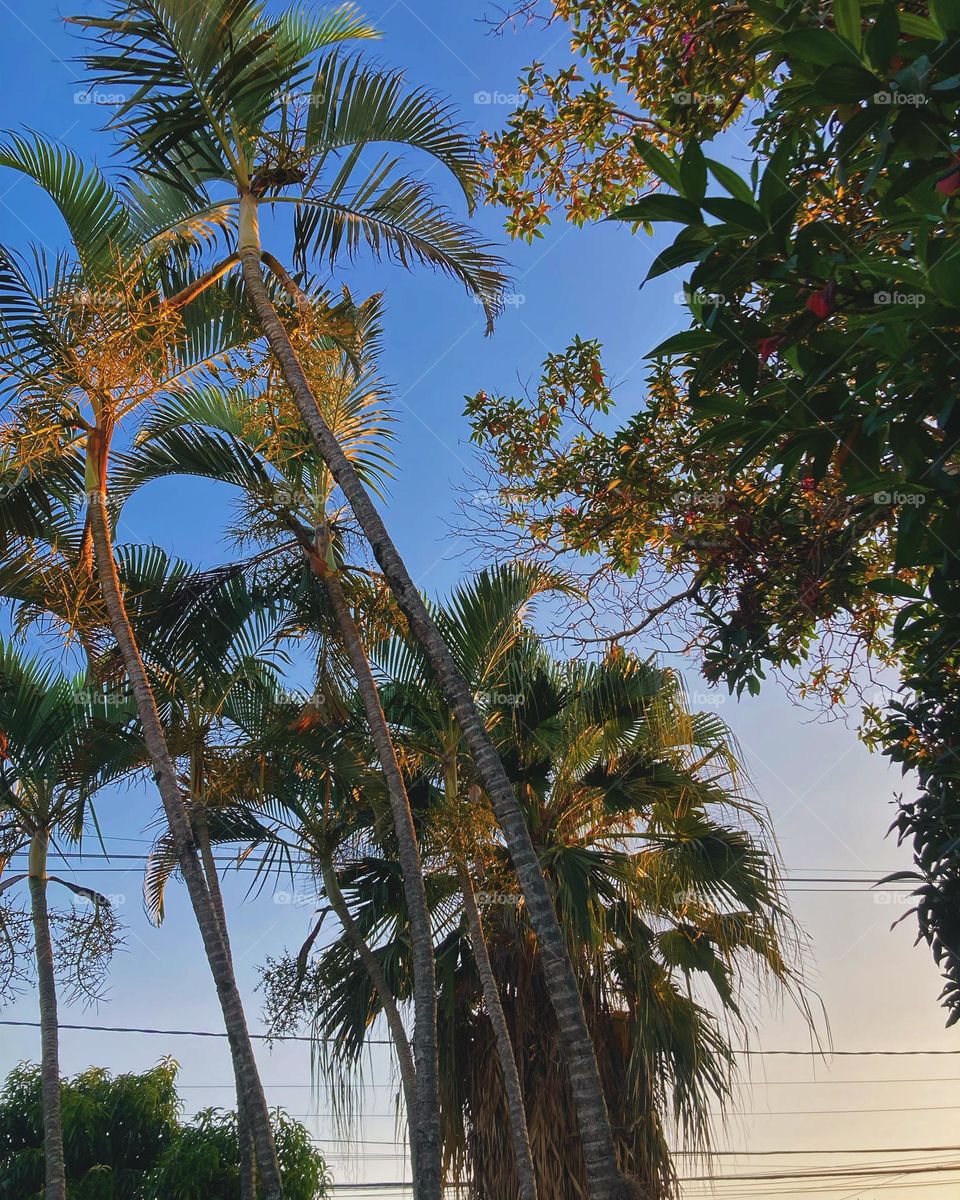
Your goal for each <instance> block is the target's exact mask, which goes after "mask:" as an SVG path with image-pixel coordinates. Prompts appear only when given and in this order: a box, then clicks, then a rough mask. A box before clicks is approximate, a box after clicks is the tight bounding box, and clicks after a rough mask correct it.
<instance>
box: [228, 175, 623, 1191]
mask: <svg viewBox="0 0 960 1200" xmlns="http://www.w3.org/2000/svg"><path fill="white" fill-rule="evenodd" d="M240 208H241V214H240V240H239V247H238V248H239V253H240V262H241V265H242V268H243V277H244V282H245V283H246V287H247V291H248V293H249V296H250V299H251V302H252V303H253V306H254V310H255V312H256V315H257V319H258V321H259V323H260V327H261V329H262V330H263V333H264V336H265V337H266V339H267V341H268V343H269V345H270V349H271V350H272V351H273V354H274V357H275V359H276V360H277V363H278V365H279V367H280V370H281V372H282V374H283V377H284V379H285V381H286V384H287V386H288V387H289V389H290V392H291V395H292V396H293V399H294V402H295V403H296V405H297V408H298V409H299V411H300V414H301V416H302V417H303V420H304V423H305V424H306V426H307V428H308V430H309V431H310V434H311V436H312V438H313V441H314V444H315V446H316V448H317V451H318V453H319V454H320V457H321V458H322V459H323V461H324V462H325V463H326V465H327V467H328V468H329V470H330V473H331V475H332V476H333V478H334V479H335V480H336V482H337V485H338V486H339V488H340V490H341V491H342V492H343V494H344V496H345V497H346V499H347V502H348V504H349V505H350V507H351V509H352V510H353V513H354V515H355V516H356V518H357V521H358V522H359V524H360V527H361V529H362V530H363V533H364V536H365V537H366V539H367V541H368V543H369V544H370V548H371V550H372V551H373V555H374V557H375V558H376V560H377V562H378V563H379V565H380V569H381V570H382V571H383V574H384V578H385V579H386V581H387V584H388V586H389V587H390V590H391V592H392V593H393V595H394V597H395V599H396V601H397V604H398V605H399V607H400V609H401V611H402V612H403V614H404V616H405V617H406V618H407V621H408V622H409V625H410V629H411V632H412V634H413V636H414V638H415V639H416V640H417V642H418V643H419V644H420V646H421V647H422V648H423V651H424V653H425V655H426V657H427V661H428V662H429V664H430V666H431V669H432V670H433V672H434V675H435V677H436V680H437V683H438V685H439V687H440V690H441V692H442V693H443V695H444V697H445V698H446V700H447V703H448V704H449V705H450V707H451V708H452V710H453V712H454V713H455V715H456V717H457V720H458V722H459V724H460V728H461V729H462V730H463V735H464V739H465V742H466V745H467V748H468V749H469V751H470V754H471V756H472V757H473V761H474V764H475V766H476V769H477V774H478V775H479V777H480V779H481V781H482V782H483V785H484V788H485V790H486V792H487V794H488V796H489V797H490V801H491V804H492V805H493V810H494V813H495V814H496V817H497V821H498V822H499V824H500V828H501V829H502V830H503V834H504V838H505V840H506V844H507V848H508V850H509V852H510V857H511V859H512V861H513V866H514V870H515V871H516V873H517V879H518V881H519V883H520V888H521V890H522V892H523V895H524V900H525V902H526V906H527V911H528V912H529V914H530V921H531V924H532V926H533V929H534V932H535V933H536V935H537V940H538V943H539V948H540V954H541V958H542V961H543V967H544V974H545V977H546V981H547V986H548V988H549V992H550V999H551V1003H552V1005H553V1009H554V1013H555V1015H556V1019H557V1025H558V1027H559V1029H560V1034H561V1044H562V1046H563V1050H564V1060H565V1063H566V1068H567V1074H568V1077H569V1080H570V1088H571V1092H572V1094H573V1099H574V1104H575V1106H576V1111H577V1121H578V1125H579V1130H580V1139H581V1145H582V1148H583V1157H584V1162H585V1164H586V1171H587V1181H588V1186H589V1191H590V1196H591V1198H592V1200H621V1198H622V1197H629V1196H630V1195H631V1194H635V1193H633V1189H632V1187H631V1185H630V1184H628V1183H627V1182H626V1181H625V1180H624V1179H623V1177H622V1176H621V1174H620V1171H619V1168H618V1166H617V1155H616V1149H615V1147H614V1141H613V1131H612V1129H611V1127H610V1116H609V1113H608V1111H607V1104H606V1100H605V1098H604V1095H603V1084H602V1082H601V1079H600V1070H599V1068H598V1066H597V1058H596V1054H595V1052H594V1048H593V1042H592V1040H591V1037H590V1030H589V1028H588V1027H587V1019H586V1015H585V1013H584V1009H583V1001H582V999H581V996H580V989H579V985H578V983H577V977H576V974H575V972H574V969H573V963H572V962H571V959H570V954H569V950H568V948H567V943H566V939H565V938H564V934H563V930H562V929H561V928H560V922H559V920H558V918H557V912H556V909H555V907H554V904H553V899H552V897H551V895H550V889H549V887H548V885H547V881H546V879H545V878H544V875H543V871H542V870H541V868H540V861H539V859H538V857H537V852H536V849H535V847H534V845H533V839H532V838H531V837H530V831H529V829H528V828H527V823H526V820H525V819H524V815H523V810H522V809H521V807H520V804H519V802H518V800H517V797H516V795H515V794H514V791H513V787H512V785H511V783H510V780H509V778H508V776H507V773H506V771H505V770H504V767H503V763H502V762H501V761H500V756H499V755H498V754H497V751H496V749H495V748H494V746H493V743H492V742H491V741H490V738H489V737H488V736H487V731H486V728H485V727H484V724H483V721H482V719H481V717H480V714H479V712H478V711H477V707H476V704H475V703H474V699H473V695H472V694H471V691H470V686H469V684H468V683H467V680H466V679H465V678H464V675H463V673H462V672H461V671H460V669H459V667H458V666H457V664H456V662H455V660H454V658H453V655H452V654H451V653H450V651H449V649H448V648H447V646H446V644H445V643H444V641H443V638H442V637H441V635H440V631H439V630H438V629H437V627H436V624H435V623H434V621H433V618H432V617H431V616H430V613H429V611H428V609H427V606H426V604H425V603H424V601H423V598H422V597H421V595H420V593H419V592H418V591H417V588H416V587H415V585H414V583H413V580H412V579H411V578H410V573H409V571H408V570H407V568H406V564H405V563H404V562H403V559H402V558H401V557H400V554H399V552H398V551H397V548H396V546H395V545H394V544H393V541H392V540H391V538H390V535H389V534H388V532H387V529H386V526H385V525H384V523H383V520H382V518H381V516H380V514H379V512H377V509H376V506H375V505H374V503H373V501H372V500H371V499H370V496H369V495H368V493H367V491H366V489H365V488H364V486H363V483H362V481H361V480H360V477H359V476H358V475H357V473H356V471H355V470H354V468H353V466H352V464H351V463H350V460H349V459H348V458H347V456H346V455H345V454H344V452H343V449H342V447H341V446H340V444H339V442H338V441H337V439H336V437H335V436H334V434H333V432H332V431H331V429H330V427H329V426H328V425H327V423H326V421H325V420H324V419H323V415H322V414H321V412H320V407H319V405H318V404H317V400H316V397H315V396H314V394H313V391H312V389H311V387H310V383H309V381H308V380H307V377H306V375H305V374H304V372H303V368H302V366H301V364H300V361H299V359H298V357H297V354H296V351H295V350H294V347H293V345H292V343H291V341H290V339H289V337H288V336H287V333H286V330H285V329H284V327H283V324H282V322H281V321H280V318H279V316H278V315H277V311H276V309H275V308H274V306H273V303H272V302H271V300H270V296H269V293H268V291H267V288H266V285H265V283H264V278H263V271H262V268H261V264H260V239H259V232H258V229H257V221H256V200H255V198H254V197H252V196H249V195H246V196H243V197H242V198H241V205H240Z"/></svg>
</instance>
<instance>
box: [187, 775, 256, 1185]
mask: <svg viewBox="0 0 960 1200" xmlns="http://www.w3.org/2000/svg"><path fill="white" fill-rule="evenodd" d="M197 785H199V786H195V789H194V798H195V800H196V801H197V809H196V816H195V817H194V820H193V827H194V829H195V830H196V831H197V845H198V846H199V847H200V861H201V863H202V864H203V873H204V875H205V876H206V880H207V889H208V890H209V892H210V901H211V903H212V904H213V911H214V912H215V913H216V916H217V921H218V922H219V925H220V936H221V937H222V938H223V944H224V946H226V949H227V955H228V957H229V959H230V963H231V966H232V965H233V951H232V950H231V948H230V935H229V933H228V931H227V910H226V907H225V906H224V903H223V892H222V891H221V890H220V874H219V872H218V871H217V864H216V861H215V859H214V857H213V847H212V846H211V844H210V825H209V822H208V821H207V814H206V812H205V811H204V808H203V801H202V800H201V799H200V786H202V783H201V781H200V780H199V779H198V780H197ZM236 1089H237V1144H238V1157H239V1162H240V1200H256V1195H257V1169H256V1155H257V1152H256V1147H255V1146H254V1143H253V1134H252V1132H251V1129H250V1119H249V1117H248V1116H247V1110H246V1105H245V1103H244V1094H243V1080H242V1079H240V1077H239V1076H238V1077H237V1078H236Z"/></svg>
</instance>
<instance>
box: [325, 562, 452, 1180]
mask: <svg viewBox="0 0 960 1200" xmlns="http://www.w3.org/2000/svg"><path fill="white" fill-rule="evenodd" d="M311 564H312V565H313V568H314V570H315V571H316V573H317V574H318V575H319V577H320V580H321V582H322V583H323V586H324V589H325V590H326V593H327V596H328V597H329V599H330V605H331V607H332V609H333V612H334V616H335V618H336V622H337V628H338V629H339V631H340V636H341V638H342V640H343V645H344V649H345V650H346V652H347V657H348V659H349V660H350V666H351V668H352V669H353V673H354V676H355V677H356V680H357V690H358V691H359V693H360V699H361V701H362V703H363V710H364V714H365V715H366V718H367V724H368V725H369V727H370V736H371V739H372V741H373V745H374V748H375V750H376V752H377V757H378V758H379V760H380V769H381V770H382V771H383V774H384V778H385V779H386V781H387V791H388V794H389V797H390V809H391V812H392V814H393V827H394V830H395V831H396V835H397V849H398V854H399V857H400V869H401V871H402V872H403V887H404V895H405V897H406V901H407V914H408V916H409V918H410V942H411V954H412V959H413V1001H414V1038H413V1044H414V1055H415V1060H416V1105H415V1109H414V1117H413V1135H414V1148H415V1149H414V1154H413V1161H414V1163H415V1165H416V1183H417V1200H440V1195H441V1191H442V1179H441V1146H440V1091H439V1082H438V1073H439V1068H438V1062H437V984H436V972H435V963H434V957H433V930H432V929H431V926H430V911H429V909H428V907H427V893H426V889H425V887H424V881H423V864H422V863H421V860H420V847H419V844H418V842H417V831H416V827H415V826H414V822H413V813H412V811H411V809H410V799H409V797H408V795H407V789H406V785H405V784H404V782H403V775H402V773H401V771H400V764H399V762H398V761H397V753H396V749H395V747H394V744H393V738H392V737H391V736H390V729H389V726H388V725H387V720H386V717H385V716H384V713H383V706H382V705H381V703H380V693H379V692H378V690H377V684H376V680H375V679H374V677H373V672H372V671H371V670H370V662H369V660H368V658H367V653H366V651H365V650H364V648H363V642H362V641H361V638H360V631H359V629H358V628H357V624H356V621H354V619H353V614H352V612H351V611H350V605H349V604H348V603H347V598H346V596H345V595H344V592H343V588H342V586H341V584H340V580H339V579H338V578H337V577H336V575H335V574H334V573H333V572H331V571H329V570H328V569H327V568H326V564H325V562H324V560H323V555H322V554H318V555H313V556H311ZM338 915H339V914H338ZM342 919H343V918H342V917H341V920H342ZM374 961H375V960H374ZM368 969H369V968H368Z"/></svg>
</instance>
